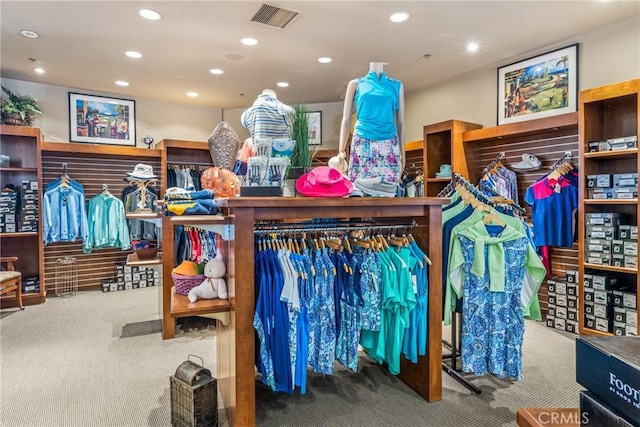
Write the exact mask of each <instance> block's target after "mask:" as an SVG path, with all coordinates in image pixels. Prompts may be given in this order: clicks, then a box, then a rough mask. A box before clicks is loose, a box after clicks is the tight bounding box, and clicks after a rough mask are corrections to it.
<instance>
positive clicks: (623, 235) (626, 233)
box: [617, 224, 638, 240]
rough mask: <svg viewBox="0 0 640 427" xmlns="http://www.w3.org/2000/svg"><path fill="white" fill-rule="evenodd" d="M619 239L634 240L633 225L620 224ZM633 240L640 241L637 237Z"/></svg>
mask: <svg viewBox="0 0 640 427" xmlns="http://www.w3.org/2000/svg"><path fill="white" fill-rule="evenodd" d="M617 238H618V239H620V240H632V239H631V225H626V224H620V225H619V226H618V237H617ZM633 240H638V238H637V236H636V238H635V239H633Z"/></svg>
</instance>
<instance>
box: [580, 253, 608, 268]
mask: <svg viewBox="0 0 640 427" xmlns="http://www.w3.org/2000/svg"><path fill="white" fill-rule="evenodd" d="M585 258H586V260H587V262H588V263H589V264H597V265H611V255H610V254H604V253H600V252H589V251H587V253H586V256H585Z"/></svg>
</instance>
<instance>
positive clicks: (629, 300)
mask: <svg viewBox="0 0 640 427" xmlns="http://www.w3.org/2000/svg"><path fill="white" fill-rule="evenodd" d="M637 300H638V297H637V296H636V294H635V293H631V292H623V293H622V305H623V306H624V307H627V308H631V309H635V308H636V307H637V305H636V303H637Z"/></svg>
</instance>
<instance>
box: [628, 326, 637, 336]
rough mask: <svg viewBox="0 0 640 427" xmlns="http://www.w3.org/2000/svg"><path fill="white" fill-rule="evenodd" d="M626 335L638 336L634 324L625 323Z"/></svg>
mask: <svg viewBox="0 0 640 427" xmlns="http://www.w3.org/2000/svg"><path fill="white" fill-rule="evenodd" d="M625 335H626V336H628V337H637V336H638V327H637V326H636V325H629V324H627V330H626V334H625Z"/></svg>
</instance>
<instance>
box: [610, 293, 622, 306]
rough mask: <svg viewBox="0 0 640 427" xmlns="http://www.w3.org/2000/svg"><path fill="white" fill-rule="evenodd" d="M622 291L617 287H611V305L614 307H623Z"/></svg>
mask: <svg viewBox="0 0 640 427" xmlns="http://www.w3.org/2000/svg"><path fill="white" fill-rule="evenodd" d="M622 292H623V291H621V290H618V289H613V290H612V291H611V305H613V306H614V307H624V305H623V295H622Z"/></svg>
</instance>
